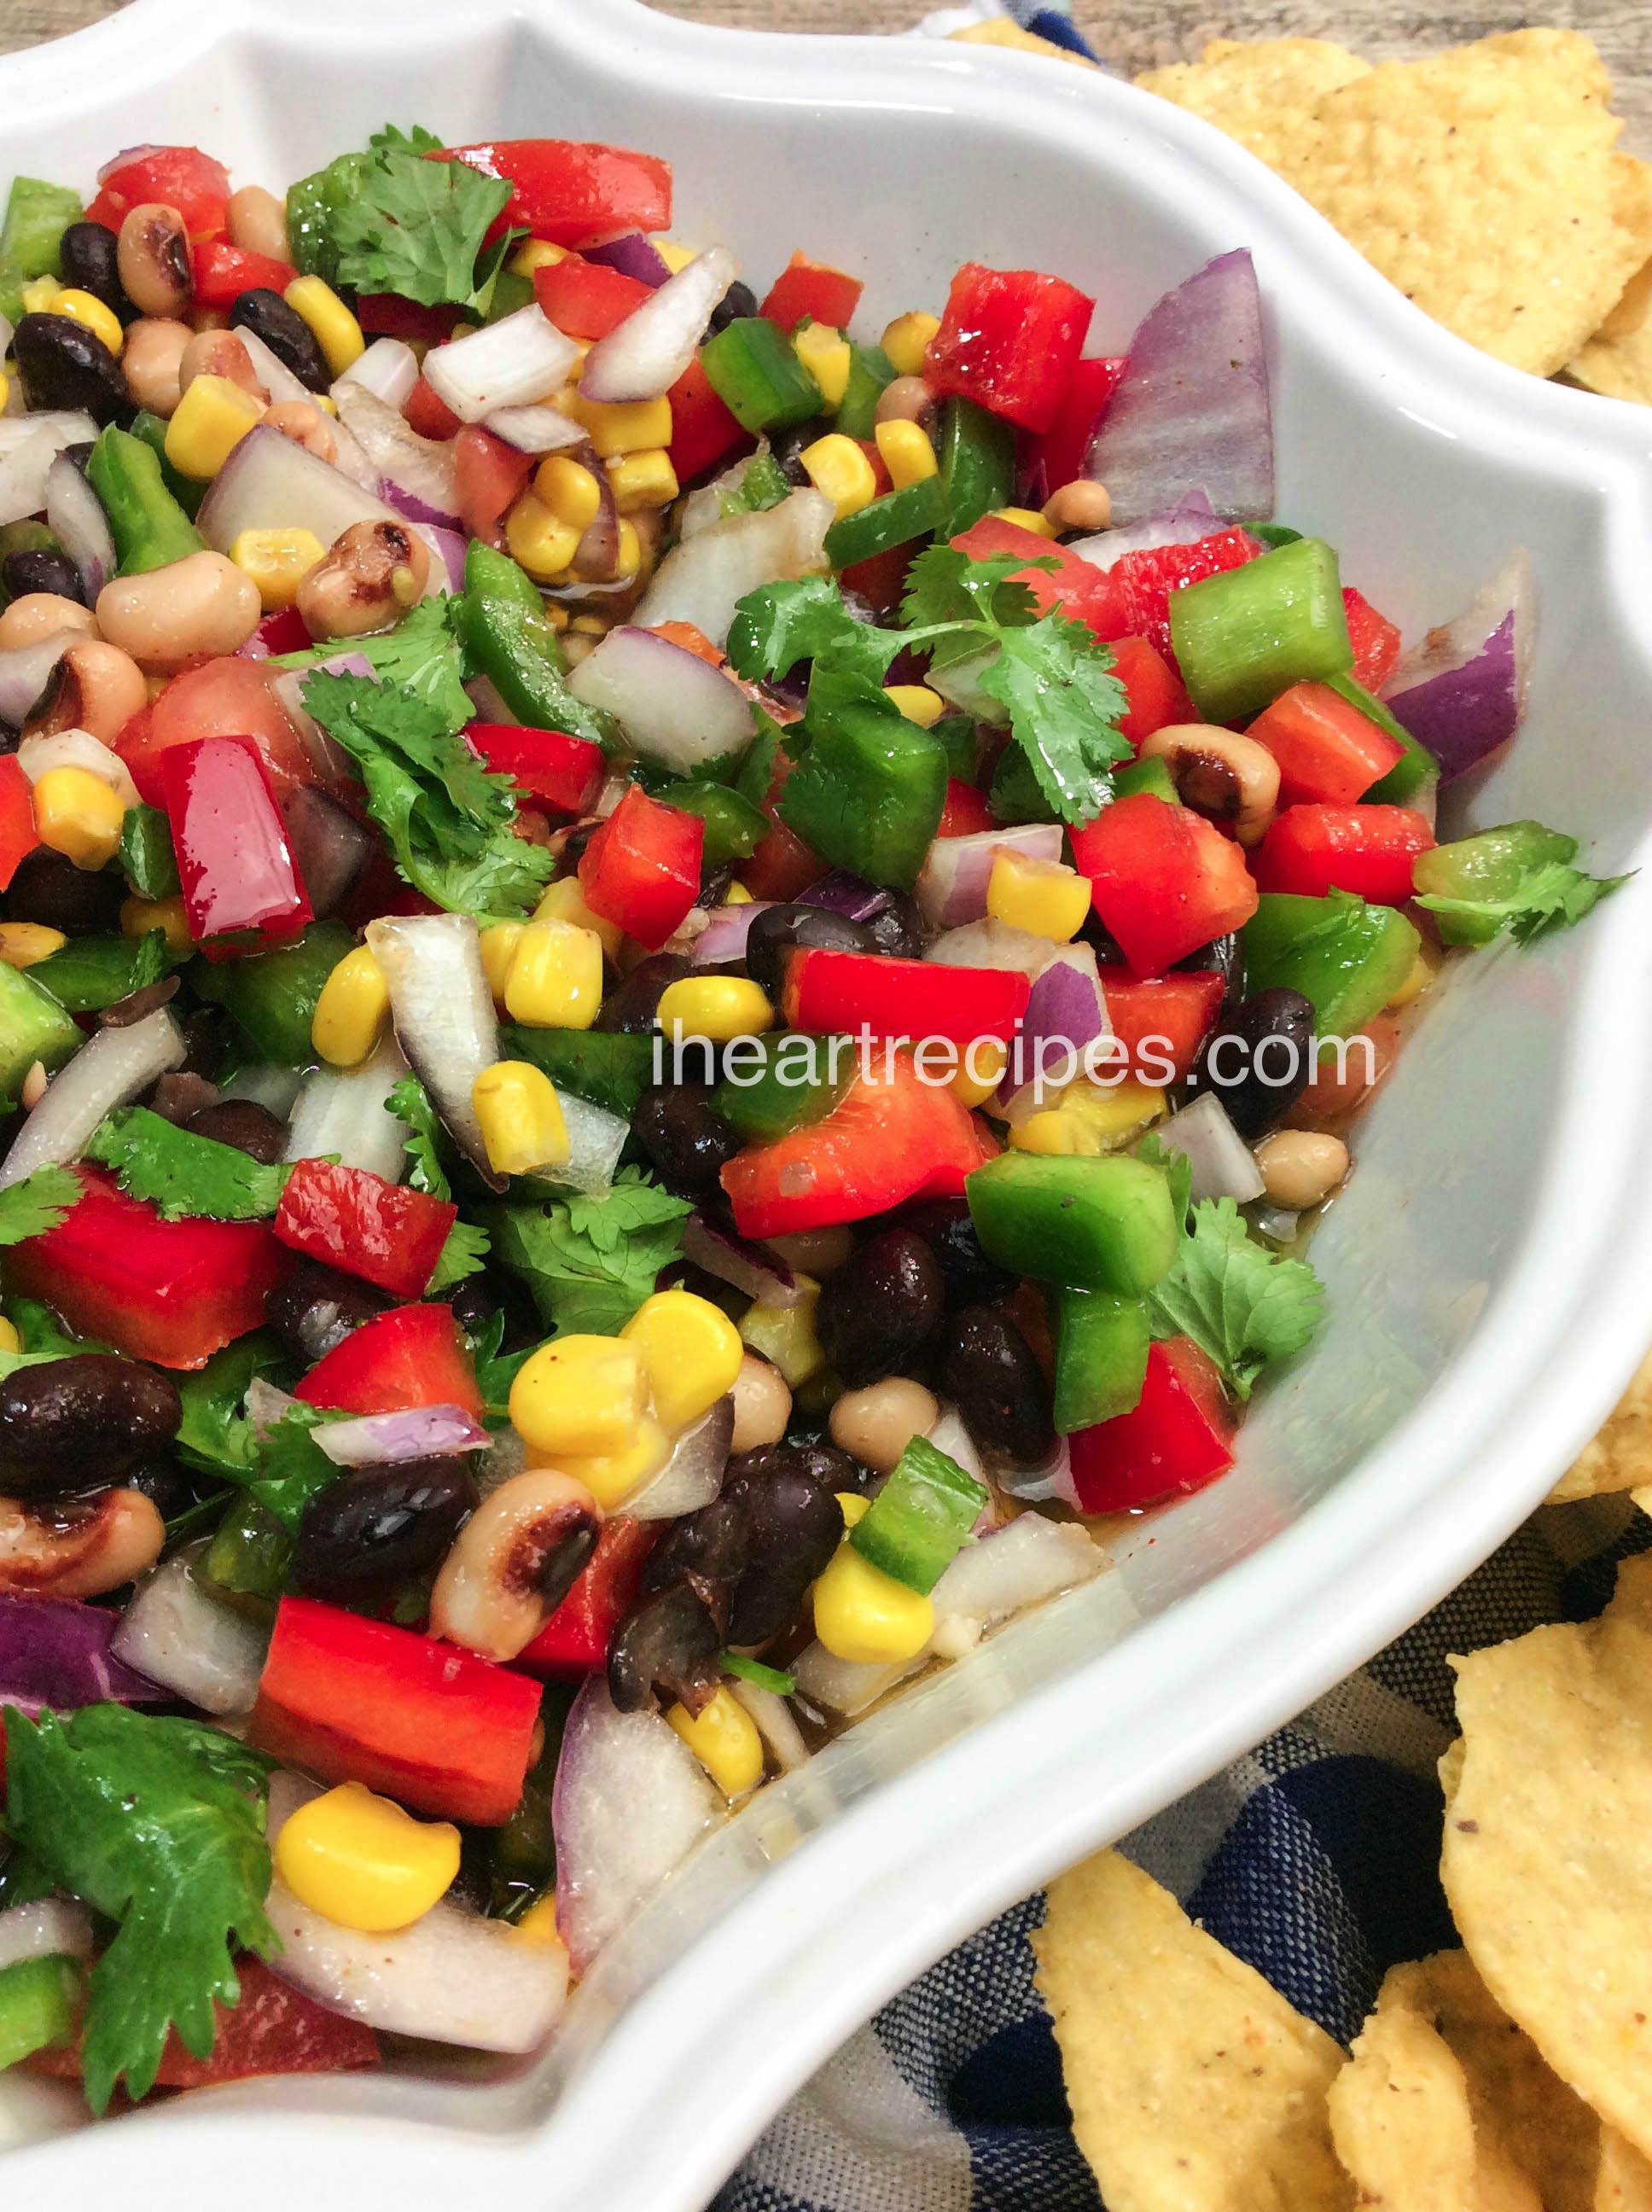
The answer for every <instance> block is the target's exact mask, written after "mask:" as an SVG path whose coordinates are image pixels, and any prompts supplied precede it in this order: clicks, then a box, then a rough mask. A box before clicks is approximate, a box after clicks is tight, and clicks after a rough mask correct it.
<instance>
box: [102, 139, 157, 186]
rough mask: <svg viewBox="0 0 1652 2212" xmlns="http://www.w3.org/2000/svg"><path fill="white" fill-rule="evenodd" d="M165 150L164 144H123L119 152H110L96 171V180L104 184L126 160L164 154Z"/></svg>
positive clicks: (141, 159)
mask: <svg viewBox="0 0 1652 2212" xmlns="http://www.w3.org/2000/svg"><path fill="white" fill-rule="evenodd" d="M167 150H168V149H167V148H166V147H164V146H156V145H153V144H150V145H144V146H123V147H122V148H121V149H120V151H119V153H118V154H112V155H110V156H109V159H108V160H107V161H106V162H105V163H104V165H103V167H101V168H100V170H99V171H98V182H99V183H100V185H106V184H107V183H108V181H109V179H110V178H111V177H112V176H113V174H114V173H115V171H116V170H117V169H124V168H125V166H126V164H127V163H128V161H143V159H144V157H145V156H146V155H149V154H164V153H166V152H167Z"/></svg>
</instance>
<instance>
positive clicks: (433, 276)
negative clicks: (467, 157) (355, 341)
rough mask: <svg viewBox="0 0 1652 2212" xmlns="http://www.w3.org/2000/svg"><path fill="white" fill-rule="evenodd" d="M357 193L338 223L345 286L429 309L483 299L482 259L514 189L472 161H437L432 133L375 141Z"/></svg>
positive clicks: (334, 225) (334, 224) (335, 235)
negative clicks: (478, 294)
mask: <svg viewBox="0 0 1652 2212" xmlns="http://www.w3.org/2000/svg"><path fill="white" fill-rule="evenodd" d="M370 146H371V158H370V160H369V161H367V164H366V166H365V167H363V169H362V170H361V173H360V175H359V176H358V178H357V179H356V180H355V189H354V191H352V193H351V194H350V196H349V198H348V200H346V201H345V203H344V204H343V205H342V206H341V207H339V208H338V209H337V210H336V211H335V212H334V213H333V214H332V216H331V243H332V246H333V248H334V251H335V252H336V253H337V257H338V262H337V265H338V280H339V282H340V283H343V284H347V285H349V286H351V287H353V288H354V289H355V290H356V291H359V292H398V293H400V294H401V295H402V297H403V298H404V299H408V300H417V301H420V302H421V303H422V305H423V306H425V307H439V306H440V305H441V303H442V302H443V301H454V302H455V303H469V302H471V301H472V300H473V299H474V297H475V291H476V282H477V255H478V254H479V253H480V252H481V251H482V248H483V241H484V240H485V239H486V237H487V234H488V233H489V230H490V229H491V228H492V227H493V222H494V218H495V216H500V215H502V214H503V213H504V211H505V208H506V206H507V204H508V202H509V199H510V197H511V187H510V185H509V183H508V182H507V180H506V179H503V178H500V177H484V176H483V174H482V173H481V171H480V170H478V169H473V168H471V167H470V166H469V164H468V163H466V162H464V161H428V160H426V158H425V155H426V154H427V152H437V151H440V140H439V139H433V138H432V137H430V134H429V132H428V131H415V132H414V133H413V135H412V136H411V137H406V136H404V134H403V133H402V132H401V131H394V130H386V131H379V132H377V133H375V135H374V137H373V139H372V140H371V141H370Z"/></svg>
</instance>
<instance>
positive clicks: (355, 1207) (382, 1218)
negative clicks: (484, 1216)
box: [275, 1159, 459, 1298]
mask: <svg viewBox="0 0 1652 2212" xmlns="http://www.w3.org/2000/svg"><path fill="white" fill-rule="evenodd" d="M458 1219H459V1208H458V1206H454V1205H452V1204H450V1203H449V1202H448V1201H447V1200H445V1199H440V1198H433V1197H432V1196H431V1195H430V1194H429V1192H428V1191H424V1190H410V1189H404V1188H402V1187H401V1186H400V1185H399V1184H397V1183H393V1182H386V1181H385V1179H384V1177H383V1176H377V1175H374V1174H373V1173H372V1171H371V1170H369V1169H367V1168H347V1167H343V1166H341V1165H340V1164H338V1163H337V1161H334V1160H321V1159H304V1160H300V1161H299V1162H298V1164H296V1166H295V1168H294V1170H293V1171H292V1173H291V1175H290V1176H288V1178H287V1187H286V1188H285V1189H284V1190H283V1191H282V1194H281V1204H280V1205H279V1206H277V1207H276V1220H275V1230H276V1236H277V1237H279V1238H280V1240H281V1242H282V1243H283V1244H286V1245H289V1246H290V1247H291V1248H292V1249H293V1250H294V1251H295V1252H302V1253H303V1254H304V1255H305V1256H306V1257H307V1259H311V1260H319V1261H323V1262H325V1265H326V1266H328V1267H338V1268H342V1269H343V1272H344V1273H346V1274H349V1275H360V1276H361V1279H362V1280H363V1281H364V1282H368V1283H374V1284H376V1285H378V1287H379V1288H380V1290H381V1291H389V1292H390V1293H391V1295H392V1297H402V1298H420V1297H423V1296H424V1293H425V1291H426V1290H427V1288H428V1285H429V1282H430V1278H431V1276H432V1275H433V1274H434V1273H435V1267H436V1262H437V1261H438V1260H439V1259H440V1257H441V1248H442V1246H443V1245H444V1244H445V1243H446V1242H447V1232H448V1231H449V1230H450V1229H451V1228H452V1225H453V1224H454V1223H455V1222H456V1221H457V1220H458Z"/></svg>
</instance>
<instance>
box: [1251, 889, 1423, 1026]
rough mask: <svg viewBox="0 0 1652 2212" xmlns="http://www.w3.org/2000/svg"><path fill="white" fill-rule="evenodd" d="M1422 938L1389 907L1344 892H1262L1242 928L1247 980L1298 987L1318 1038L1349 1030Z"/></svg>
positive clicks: (1383, 994) (1388, 990)
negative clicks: (1323, 895)
mask: <svg viewBox="0 0 1652 2212" xmlns="http://www.w3.org/2000/svg"><path fill="white" fill-rule="evenodd" d="M1422 941H1423V940H1422V939H1421V938H1420V937H1419V936H1418V933H1417V931H1416V929H1415V928H1414V927H1412V924H1411V923H1410V922H1409V921H1406V917H1405V915H1403V914H1400V913H1399V912H1397V911H1396V910H1395V908H1393V907H1388V906H1367V904H1366V903H1365V902H1364V899H1359V898H1355V897H1353V896H1351V894H1350V893H1348V892H1346V891H1333V893H1332V895H1331V896H1330V897H1329V898H1303V897H1302V896H1299V895H1298V894H1297V893H1296V892H1294V891H1264V892H1263V893H1262V896H1261V897H1260V899H1259V900H1258V901H1257V904H1256V911H1255V913H1254V915H1252V917H1251V919H1250V920H1249V921H1248V922H1247V923H1246V924H1245V927H1244V947H1245V981H1246V987H1247V988H1248V989H1249V990H1251V991H1253V992H1254V991H1274V990H1280V989H1284V990H1289V991H1300V992H1301V993H1302V994H1303V998H1305V999H1307V1000H1309V1001H1310V1002H1311V1003H1312V1006H1313V1008H1314V1026H1315V1034H1316V1035H1317V1036H1319V1037H1321V1039H1329V1038H1332V1037H1351V1036H1356V1035H1357V1033H1358V1032H1359V1031H1360V1030H1363V1029H1364V1026H1365V1024H1366V1023H1367V1022H1369V1021H1370V1019H1371V1018H1372V1016H1373V1015H1375V1014H1380V1013H1381V1012H1382V1009H1383V1007H1384V1006H1387V1005H1388V1001H1389V1000H1390V999H1391V998H1393V996H1394V993H1395V992H1396V991H1397V990H1398V989H1399V988H1400V985H1401V984H1402V983H1403V982H1404V981H1405V980H1406V976H1407V975H1410V973H1411V970H1412V962H1413V961H1414V960H1415V959H1416V957H1417V952H1418V946H1419V945H1421V943H1422Z"/></svg>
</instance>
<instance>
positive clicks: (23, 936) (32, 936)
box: [0, 921, 69, 968]
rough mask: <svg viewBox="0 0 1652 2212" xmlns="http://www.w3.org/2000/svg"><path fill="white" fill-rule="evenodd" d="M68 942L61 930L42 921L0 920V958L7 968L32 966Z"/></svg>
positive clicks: (61, 948) (47, 958)
mask: <svg viewBox="0 0 1652 2212" xmlns="http://www.w3.org/2000/svg"><path fill="white" fill-rule="evenodd" d="M68 942H69V939H67V938H66V937H65V936H64V933H63V932H62V930H60V929H48V928H47V927H46V924H45V922H43V921H0V960H3V961H4V962H5V963H6V965H7V967H8V968H32V967H33V965H34V963H35V962H36V961H37V960H49V959H50V958H51V957H52V954H53V953H54V952H61V951H62V950H63V948H64V945H67V944H68Z"/></svg>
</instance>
